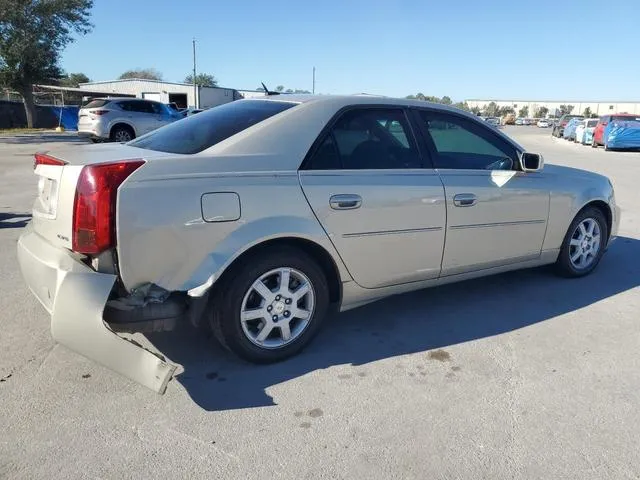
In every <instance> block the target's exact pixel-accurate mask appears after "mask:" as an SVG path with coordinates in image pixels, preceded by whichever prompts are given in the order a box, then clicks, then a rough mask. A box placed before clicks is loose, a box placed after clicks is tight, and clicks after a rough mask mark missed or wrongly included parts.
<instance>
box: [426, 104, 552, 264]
mask: <svg viewBox="0 0 640 480" xmlns="http://www.w3.org/2000/svg"><path fill="white" fill-rule="evenodd" d="M416 113H417V115H416V116H417V121H418V123H419V124H420V127H421V131H422V132H423V134H424V136H425V140H426V143H427V145H428V147H429V149H430V150H431V157H432V159H433V163H434V166H435V167H436V169H437V171H438V173H439V174H440V178H441V179H442V182H443V184H444V188H445V195H446V202H447V234H446V244H445V249H444V255H443V259H442V274H441V275H442V276H447V275H454V274H458V273H464V272H468V271H474V270H482V269H485V268H491V267H496V266H501V265H507V264H511V263H517V262H520V261H525V260H532V259H535V258H538V257H539V256H540V253H541V249H542V243H543V241H544V235H545V232H546V227H547V220H548V215H549V191H548V187H546V184H545V182H544V173H543V172H536V173H524V172H522V171H519V162H518V157H517V155H518V153H517V151H516V150H515V147H513V146H512V145H511V144H510V143H509V142H507V141H506V140H504V139H503V138H501V136H500V135H499V134H497V133H496V132H494V131H493V130H492V129H491V128H490V127H487V126H486V125H485V124H483V123H480V122H479V121H475V120H472V119H469V118H468V117H467V116H463V115H458V114H456V113H454V112H447V111H442V110H419V111H418V112H416Z"/></svg>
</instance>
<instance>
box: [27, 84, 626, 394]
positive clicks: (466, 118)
mask: <svg viewBox="0 0 640 480" xmlns="http://www.w3.org/2000/svg"><path fill="white" fill-rule="evenodd" d="M35 174H36V176H37V178H38V197H37V199H36V201H35V203H34V207H33V221H32V223H31V224H30V225H29V226H28V227H27V228H26V230H25V232H24V233H23V234H22V236H21V237H20V240H19V243H18V257H19V261H20V266H21V269H22V273H23V276H24V278H25V280H26V282H27V284H28V285H29V287H30V288H31V290H32V292H33V293H34V295H35V296H36V297H37V298H38V299H39V300H40V302H41V303H42V304H43V305H44V307H45V308H46V309H47V310H48V312H49V313H50V314H51V318H52V333H53V336H54V338H55V339H56V340H57V341H58V342H60V343H62V344H64V345H67V346H68V347H69V348H71V349H73V350H75V351H77V352H79V353H81V354H83V355H85V356H87V357H90V358H92V359H94V360H96V361H98V362H100V363H102V364H104V365H106V366H108V367H110V368H112V369H113V370H115V371H117V372H120V373H121V374H123V375H126V376H128V377H129V378H132V379H134V380H136V381H138V382H140V383H142V384H144V385H146V386H148V387H150V388H152V389H154V390H156V391H158V392H163V391H164V389H165V388H166V384H167V382H168V381H169V380H170V378H171V377H172V375H173V372H174V369H175V366H174V365H172V364H171V363H169V362H167V361H166V360H165V359H164V358H163V357H162V356H161V355H159V354H157V353H153V352H151V351H149V350H147V349H143V348H140V346H139V345H137V344H135V343H133V342H130V341H128V340H126V339H125V337H124V336H122V335H121V334H120V333H121V332H136V331H142V332H145V331H150V330H171V329H172V328H173V327H175V326H176V325H178V324H180V323H183V322H190V323H192V324H194V325H206V326H208V327H209V328H210V329H211V330H212V331H213V333H214V336H215V337H216V338H217V339H218V340H219V342H220V343H221V344H222V345H224V346H225V347H226V348H228V349H230V350H231V351H233V352H235V353H236V354H237V355H239V356H240V357H243V358H245V359H247V360H249V361H253V362H274V361H279V360H282V359H285V358H287V357H290V356H291V355H294V354H296V353H297V352H299V351H300V350H301V349H302V348H303V347H304V346H305V345H307V344H308V343H309V341H310V340H311V339H312V338H313V336H314V335H315V334H316V333H317V332H318V330H319V328H320V326H321V324H322V321H323V318H324V317H325V316H326V315H327V314H328V312H329V311H331V310H341V311H344V310H348V309H351V308H354V307H358V306H360V305H363V304H366V303H370V302H373V301H375V300H378V299H381V298H383V297H387V296H389V295H394V294H398V293H402V292H407V291H410V290H415V289H420V288H425V287H432V286H437V285H442V284H445V283H449V282H456V281H461V280H466V279H470V278H475V277H480V276H485V275H491V274H496V273H501V272H506V271H508V270H514V269H520V268H529V267H536V266H539V265H545V264H554V265H555V270H556V271H557V272H558V273H559V274H561V275H563V276H566V277H580V276H583V275H587V274H589V273H591V272H592V271H593V270H594V269H595V268H596V266H597V265H598V262H599V261H600V259H601V257H602V255H603V253H604V251H605V250H606V249H607V247H608V245H609V244H610V242H611V241H612V239H613V238H615V236H616V233H617V229H618V224H619V222H620V212H619V209H618V207H617V206H616V203H615V197H614V191H613V187H612V185H611V183H610V182H609V180H608V179H607V178H605V177H603V176H600V175H597V174H595V173H591V172H587V171H582V170H576V169H570V168H564V167H558V166H552V165H546V166H543V159H542V157H541V156H540V155H538V154H536V153H533V152H527V151H525V149H524V148H522V147H521V146H520V145H518V144H517V143H515V142H514V141H513V140H512V139H510V138H509V137H508V136H506V135H505V134H504V133H502V132H501V131H499V130H497V129H495V128H493V127H491V126H490V125H487V124H486V123H485V122H482V121H481V120H479V119H478V118H477V117H475V116H473V115H471V114H468V113H466V112H463V111H461V110H458V109H455V108H451V107H447V106H443V105H436V104H431V103H427V102H421V101H411V100H398V99H390V98H385V97H376V96H344V97H343V96H294V95H273V96H269V97H266V98H259V99H258V98H256V99H247V100H239V101H235V102H231V103H228V104H225V105H222V106H219V107H216V108H213V109H210V110H207V111H203V112H201V113H199V114H198V115H194V116H189V117H187V118H185V119H183V120H179V121H177V122H175V123H172V124H170V125H168V126H165V127H162V128H160V129H157V130H154V131H153V132H151V133H148V134H146V135H143V136H141V137H140V138H137V139H135V140H133V141H131V142H129V143H126V144H98V145H87V146H86V147H78V146H74V147H73V148H70V149H67V150H60V151H56V152H43V153H40V154H37V155H36V159H35Z"/></svg>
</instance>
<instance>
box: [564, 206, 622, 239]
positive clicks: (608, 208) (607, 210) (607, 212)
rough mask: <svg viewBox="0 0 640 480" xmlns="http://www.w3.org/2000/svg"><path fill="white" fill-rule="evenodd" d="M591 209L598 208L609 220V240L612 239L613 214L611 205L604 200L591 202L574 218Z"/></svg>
mask: <svg viewBox="0 0 640 480" xmlns="http://www.w3.org/2000/svg"><path fill="white" fill-rule="evenodd" d="M591 207H593V208H597V209H598V210H600V211H601V212H602V214H603V215H604V218H605V219H606V220H607V240H608V239H609V238H611V230H612V228H613V212H612V211H611V205H609V204H608V203H607V202H605V201H604V200H601V199H598V200H590V201H589V202H587V203H586V204H584V205H583V206H582V207H581V208H580V209H579V210H578V211H577V212H576V214H575V215H574V216H573V218H576V216H578V215H579V214H580V212H582V211H583V210H585V209H587V208H591ZM571 221H573V219H572V220H571Z"/></svg>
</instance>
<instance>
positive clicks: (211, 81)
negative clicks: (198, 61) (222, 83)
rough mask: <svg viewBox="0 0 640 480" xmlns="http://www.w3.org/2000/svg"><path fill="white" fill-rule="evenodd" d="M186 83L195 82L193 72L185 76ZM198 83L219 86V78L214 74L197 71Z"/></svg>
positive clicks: (203, 85)
mask: <svg viewBox="0 0 640 480" xmlns="http://www.w3.org/2000/svg"><path fill="white" fill-rule="evenodd" d="M184 83H193V74H189V75H187V76H186V77H184ZM196 83H197V84H198V85H200V86H201V87H217V86H218V79H217V78H216V77H215V76H214V75H210V74H208V73H197V74H196Z"/></svg>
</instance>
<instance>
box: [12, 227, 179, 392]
mask: <svg viewBox="0 0 640 480" xmlns="http://www.w3.org/2000/svg"><path fill="white" fill-rule="evenodd" d="M18 262H19V264H20V269H21V271H22V275H23V277H24V279H25V281H26V283H27V285H28V286H29V289H30V290H31V291H32V292H33V294H34V295H35V296H36V298H37V299H38V300H39V301H40V303H42V305H43V306H44V307H45V309H47V311H48V312H49V313H50V314H51V333H52V335H53V338H54V339H55V340H56V341H57V342H59V343H60V344H62V345H64V346H66V347H68V348H70V349H71V350H73V351H75V352H77V353H79V354H81V355H83V356H85V357H87V358H90V359H92V360H95V361H96V362H98V363H100V364H102V365H104V366H105V367H107V368H109V369H111V370H113V371H115V372H118V373H119V374H121V375H123V376H125V377H128V378H130V379H131V380H133V381H135V382H138V383H140V384H142V385H144V386H146V387H148V388H150V389H152V390H154V391H156V392H158V393H164V391H165V390H166V387H167V383H168V382H169V380H170V379H171V378H172V376H173V373H174V371H175V369H176V366H175V365H171V364H170V363H167V362H165V361H164V360H163V359H162V358H160V357H159V356H158V355H156V354H154V353H152V352H150V351H148V350H145V349H144V348H142V347H140V346H138V345H136V344H135V343H133V342H131V341H129V340H126V339H124V338H122V337H120V336H118V335H116V334H115V333H113V331H112V330H110V329H109V328H108V327H107V325H106V324H105V323H104V321H103V319H102V312H103V310H104V306H105V304H106V303H107V299H108V298H109V294H110V293H111V289H112V288H113V284H114V282H115V280H116V277H115V275H107V274H102V273H97V272H95V271H93V270H91V269H90V268H89V267H87V266H86V265H84V264H83V263H81V262H79V261H77V260H76V259H74V258H73V257H72V256H71V255H70V254H69V252H67V251H66V250H62V249H59V248H56V247H54V246H53V245H51V244H50V243H49V242H47V241H46V240H45V239H44V238H42V237H41V236H40V235H38V234H37V233H36V232H34V231H33V230H32V229H31V226H28V227H26V229H25V231H24V233H23V234H22V235H21V236H20V239H19V240H18Z"/></svg>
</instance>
